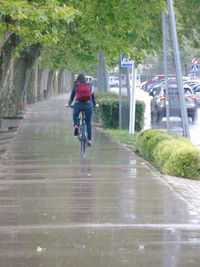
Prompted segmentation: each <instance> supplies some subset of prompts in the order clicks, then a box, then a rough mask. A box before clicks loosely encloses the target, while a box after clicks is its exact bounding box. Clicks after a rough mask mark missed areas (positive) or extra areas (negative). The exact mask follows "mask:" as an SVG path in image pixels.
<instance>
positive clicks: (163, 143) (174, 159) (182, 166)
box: [136, 129, 200, 179]
mask: <svg viewBox="0 0 200 267" xmlns="http://www.w3.org/2000/svg"><path fill="white" fill-rule="evenodd" d="M136 151H138V152H139V154H140V155H142V156H143V157H144V158H146V159H147V160H151V161H152V162H153V163H154V165H155V166H156V167H158V168H159V169H160V171H161V172H163V173H164V174H169V175H174V176H180V177H186V178H193V179H200V150H199V149H198V148H197V147H196V146H195V145H193V144H192V143H191V142H190V140H189V139H187V138H183V137H178V136H172V135H169V134H167V133H166V132H164V131H162V130H158V129H149V130H146V131H143V132H141V133H139V134H138V136H137V140H136Z"/></svg>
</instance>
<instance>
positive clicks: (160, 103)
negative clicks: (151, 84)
mask: <svg viewBox="0 0 200 267" xmlns="http://www.w3.org/2000/svg"><path fill="white" fill-rule="evenodd" d="M184 94H185V103H186V108H187V114H188V117H190V118H191V119H192V121H193V122H195V121H196V119H197V101H196V97H195V94H194V92H193V90H192V88H191V87H190V86H189V85H184ZM149 95H151V96H153V98H152V99H151V121H152V122H161V121H162V118H163V117H166V101H168V103H169V112H170V114H169V115H170V117H180V116H181V108H180V99H179V91H178V87H177V83H176V82H174V81H172V82H171V83H170V84H169V86H168V97H167V95H166V90H165V86H159V87H158V88H155V90H154V91H152V92H150V94H149Z"/></svg>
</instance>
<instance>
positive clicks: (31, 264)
mask: <svg viewBox="0 0 200 267" xmlns="http://www.w3.org/2000/svg"><path fill="white" fill-rule="evenodd" d="M65 103H66V97H64V96H60V97H58V98H55V99H50V100H48V101H44V102H40V103H36V104H34V105H32V106H30V107H29V108H28V109H27V113H26V117H25V120H24V122H23V124H22V125H21V127H20V130H19V132H18V134H17V135H16V137H15V139H14V140H13V142H12V143H11V144H10V146H9V148H8V150H7V153H5V154H4V156H3V160H2V162H1V165H0V267H22V266H27V267H39V266H42V267H65V266H70V267H122V266H124V267H146V266H148V267H172V266H173V267H179V266H181V267H182V266H185V267H193V266H199V260H200V224H199V223H200V196H199V192H200V184H199V182H198V181H191V180H187V179H181V178H174V177H164V176H161V175H160V174H159V173H158V172H156V171H155V170H154V168H152V167H151V166H150V165H149V164H148V163H146V162H145V161H144V160H143V159H141V158H139V157H137V156H136V155H135V154H133V153H132V152H131V151H129V150H128V149H126V148H124V147H123V146H120V145H118V144H116V143H115V142H114V141H112V140H111V139H110V138H109V137H108V136H106V135H105V134H104V133H103V132H102V131H98V130H95V131H94V140H95V145H94V146H93V147H92V148H88V150H87V156H86V159H85V160H81V159H80V157H79V143H78V140H77V139H76V138H75V137H74V136H73V135H72V122H71V110H66V108H65Z"/></svg>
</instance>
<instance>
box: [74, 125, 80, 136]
mask: <svg viewBox="0 0 200 267" xmlns="http://www.w3.org/2000/svg"><path fill="white" fill-rule="evenodd" d="M74 135H75V136H78V135H79V129H78V126H77V125H75V126H74Z"/></svg>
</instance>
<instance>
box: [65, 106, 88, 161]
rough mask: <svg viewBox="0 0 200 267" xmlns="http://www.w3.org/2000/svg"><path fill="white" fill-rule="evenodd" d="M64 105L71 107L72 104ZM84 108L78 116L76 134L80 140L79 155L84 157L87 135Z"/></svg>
mask: <svg viewBox="0 0 200 267" xmlns="http://www.w3.org/2000/svg"><path fill="white" fill-rule="evenodd" d="M66 107H70V108H73V106H72V105H71V106H68V105H66ZM85 120H86V119H85V109H82V110H81V112H80V114H79V116H78V127H79V135H78V136H77V137H78V139H79V142H80V155H81V157H85V150H86V146H87V142H88V136H87V126H86V121H85Z"/></svg>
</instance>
